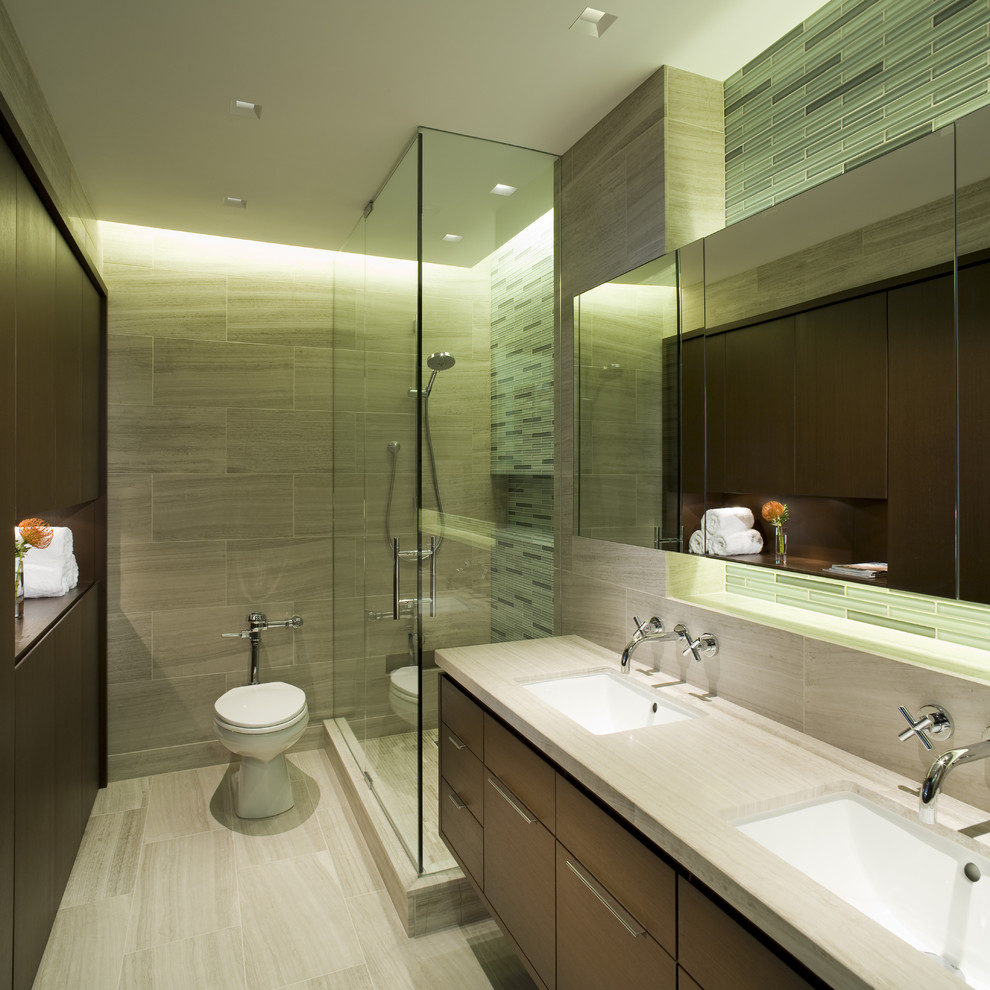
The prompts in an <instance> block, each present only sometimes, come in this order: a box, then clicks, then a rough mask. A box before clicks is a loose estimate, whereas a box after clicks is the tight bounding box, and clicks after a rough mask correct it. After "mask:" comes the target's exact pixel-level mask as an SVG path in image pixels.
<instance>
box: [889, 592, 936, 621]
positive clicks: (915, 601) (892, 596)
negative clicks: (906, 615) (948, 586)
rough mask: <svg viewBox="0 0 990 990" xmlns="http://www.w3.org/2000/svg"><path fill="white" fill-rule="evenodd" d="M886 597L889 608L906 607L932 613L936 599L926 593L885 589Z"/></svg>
mask: <svg viewBox="0 0 990 990" xmlns="http://www.w3.org/2000/svg"><path fill="white" fill-rule="evenodd" d="M887 598H888V600H889V601H890V605H891V608H908V609H911V610H912V611H914V612H923V613H926V614H929V615H934V614H935V611H936V608H937V605H936V602H937V601H938V599H935V598H928V597H927V596H926V595H915V594H912V593H911V592H910V591H894V590H888V591H887Z"/></svg>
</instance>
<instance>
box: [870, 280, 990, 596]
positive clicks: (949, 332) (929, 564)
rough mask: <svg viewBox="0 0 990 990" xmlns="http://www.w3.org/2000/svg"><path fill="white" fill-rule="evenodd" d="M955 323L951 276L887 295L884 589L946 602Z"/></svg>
mask: <svg viewBox="0 0 990 990" xmlns="http://www.w3.org/2000/svg"><path fill="white" fill-rule="evenodd" d="M953 323H954V315H953V284H952V277H951V276H948V275H946V276H941V277H939V278H933V279H928V280H926V281H923V282H917V283H915V284H914V285H907V286H903V287H901V288H896V289H891V290H890V292H888V293H887V335H888V380H889V385H888V387H889V415H890V424H891V428H890V431H889V432H890V436H889V438H888V444H887V475H888V481H887V527H888V528H887V532H888V537H887V561H888V567H889V570H888V574H887V583H888V585H889V586H890V587H892V588H901V589H904V590H907V591H914V592H918V593H920V594H926V595H937V596H939V597H942V598H954V597H955V595H956V581H955V519H954V516H955V505H956V448H955V442H954V438H955V432H956V431H955V395H954V390H953V388H952V387H951V383H952V382H954V381H955V377H956V373H955V344H954V339H953V338H954V331H953ZM981 387H982V388H983V389H985V388H986V385H985V384H983V385H982V386H981ZM981 457H982V458H984V459H985V457H986V452H985V451H984V452H983V453H982V454H981Z"/></svg>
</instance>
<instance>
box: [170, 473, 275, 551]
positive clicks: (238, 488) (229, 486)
mask: <svg viewBox="0 0 990 990" xmlns="http://www.w3.org/2000/svg"><path fill="white" fill-rule="evenodd" d="M292 482H293V479H292V477H291V476H290V475H280V474H233V475H228V474H217V475H183V474H179V475H161V474H159V475H156V476H155V480H154V499H153V503H152V505H153V513H154V539H155V541H156V542H169V541H173V540H196V539H200V540H201V539H210V540H239V539H249V538H251V537H258V536H266V537H270V538H275V537H283V536H284V537H290V536H292V527H293V509H292V506H293V484H292Z"/></svg>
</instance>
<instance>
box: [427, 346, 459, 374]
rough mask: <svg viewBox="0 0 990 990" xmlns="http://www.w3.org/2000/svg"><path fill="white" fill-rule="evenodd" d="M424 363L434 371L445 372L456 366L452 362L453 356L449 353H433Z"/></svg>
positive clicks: (454, 362)
mask: <svg viewBox="0 0 990 990" xmlns="http://www.w3.org/2000/svg"><path fill="white" fill-rule="evenodd" d="M426 363H427V365H428V366H429V367H430V368H432V369H433V370H434V371H446V370H447V369H448V368H453V367H454V365H455V364H457V362H456V361H455V360H454V355H453V354H451V353H450V351H434V352H433V353H432V354H431V355H430V356H429V357H428V358H427V359H426Z"/></svg>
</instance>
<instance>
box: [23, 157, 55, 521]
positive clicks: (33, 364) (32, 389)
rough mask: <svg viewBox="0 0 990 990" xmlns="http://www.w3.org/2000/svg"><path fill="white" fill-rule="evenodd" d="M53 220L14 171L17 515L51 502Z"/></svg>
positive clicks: (53, 336)
mask: <svg viewBox="0 0 990 990" xmlns="http://www.w3.org/2000/svg"><path fill="white" fill-rule="evenodd" d="M55 238H56V232H55V226H54V224H53V223H52V220H51V217H49V215H48V212H47V211H46V209H45V207H44V205H43V204H42V202H41V200H40V199H39V198H38V194H37V193H36V192H35V191H34V189H33V188H32V187H31V183H30V182H29V181H28V179H27V177H26V176H25V175H24V173H23V172H18V176H17V289H16V301H17V324H16V340H17V356H16V362H15V367H16V373H17V382H16V397H17V411H16V419H17V422H16V429H15V436H16V451H15V475H14V477H15V484H16V486H17V487H16V499H17V504H16V514H17V517H18V518H23V517H24V516H28V515H33V514H35V513H39V512H43V511H44V510H45V509H48V508H50V507H51V506H53V505H55V504H56V502H55V500H54V491H55V451H54V444H53V440H54V436H55V375H54V373H53V369H52V360H53V355H54V353H55V349H56V346H55V332H54V329H55Z"/></svg>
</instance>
